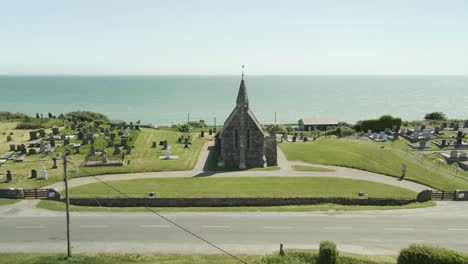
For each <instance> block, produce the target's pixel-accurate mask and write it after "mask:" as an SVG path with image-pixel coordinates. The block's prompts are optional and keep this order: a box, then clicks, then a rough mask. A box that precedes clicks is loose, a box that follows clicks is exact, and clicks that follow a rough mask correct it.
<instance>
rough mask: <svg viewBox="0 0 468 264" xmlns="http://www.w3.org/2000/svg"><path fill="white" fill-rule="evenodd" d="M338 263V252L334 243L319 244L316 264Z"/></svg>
mask: <svg viewBox="0 0 468 264" xmlns="http://www.w3.org/2000/svg"><path fill="white" fill-rule="evenodd" d="M337 262H338V250H337V249H336V245H335V243H333V242H331V241H323V242H321V243H320V248H319V255H318V259H317V264H336V263H337Z"/></svg>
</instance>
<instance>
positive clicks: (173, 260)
mask: <svg viewBox="0 0 468 264" xmlns="http://www.w3.org/2000/svg"><path fill="white" fill-rule="evenodd" d="M65 257H66V255H65V254H8V253H6V254H5V253H1V254H0V263H1V264H3V263H5V264H7V263H8V264H153V263H162V264H191V263H193V264H217V263H227V264H230V263H233V264H234V263H236V264H237V263H239V262H238V261H237V260H235V259H233V258H232V257H229V256H226V255H214V254H213V255H201V254H200V255H175V254H119V253H115V254H111V253H102V254H74V255H73V256H72V258H70V259H65ZM238 257H240V258H242V259H243V260H245V261H248V262H252V261H254V260H256V259H258V258H259V257H258V256H253V255H250V256H248V255H239V256H238Z"/></svg>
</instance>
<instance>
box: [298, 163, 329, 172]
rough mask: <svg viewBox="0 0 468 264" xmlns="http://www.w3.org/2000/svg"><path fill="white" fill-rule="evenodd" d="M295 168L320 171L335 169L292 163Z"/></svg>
mask: <svg viewBox="0 0 468 264" xmlns="http://www.w3.org/2000/svg"><path fill="white" fill-rule="evenodd" d="M292 168H293V170H296V171H318V172H333V171H336V170H335V169H329V168H322V167H314V166H303V165H292Z"/></svg>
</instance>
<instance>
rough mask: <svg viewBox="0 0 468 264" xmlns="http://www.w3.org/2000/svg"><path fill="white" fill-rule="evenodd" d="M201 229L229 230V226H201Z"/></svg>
mask: <svg viewBox="0 0 468 264" xmlns="http://www.w3.org/2000/svg"><path fill="white" fill-rule="evenodd" d="M202 227H203V228H231V227H230V226H202Z"/></svg>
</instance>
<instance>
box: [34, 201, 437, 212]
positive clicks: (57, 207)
mask: <svg viewBox="0 0 468 264" xmlns="http://www.w3.org/2000/svg"><path fill="white" fill-rule="evenodd" d="M435 205H436V203H435V202H433V201H429V202H425V203H412V204H408V205H404V206H357V205H356V206H351V205H350V206H345V205H338V204H317V205H296V206H264V207H253V206H250V207H247V206H245V207H152V209H153V210H156V211H158V212H307V211H362V210H399V209H415V208H424V207H430V206H435ZM37 207H38V208H42V209H47V210H52V211H65V204H64V203H63V202H57V201H49V200H43V201H40V202H39V203H38V204H37ZM70 210H71V211H74V212H128V213H132V212H148V209H146V208H144V207H90V206H75V205H72V206H70Z"/></svg>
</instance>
